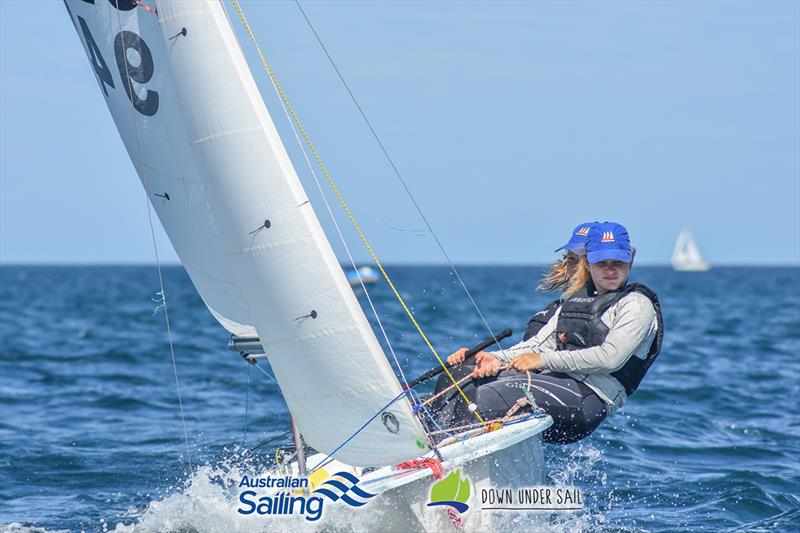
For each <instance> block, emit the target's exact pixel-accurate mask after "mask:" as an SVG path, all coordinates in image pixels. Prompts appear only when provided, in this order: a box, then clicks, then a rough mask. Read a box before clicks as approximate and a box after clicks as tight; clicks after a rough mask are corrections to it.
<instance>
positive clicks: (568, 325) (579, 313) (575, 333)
mask: <svg viewBox="0 0 800 533" xmlns="http://www.w3.org/2000/svg"><path fill="white" fill-rule="evenodd" d="M632 292H638V293H640V294H643V295H645V296H647V298H648V299H649V300H650V302H651V303H652V304H653V308H654V309H655V311H656V318H657V320H658V329H657V331H656V336H655V338H654V339H653V342H652V343H651V344H650V350H648V352H647V356H646V357H645V358H644V359H640V358H639V357H637V356H635V355H631V357H630V358H629V359H628V361H627V362H626V363H625V364H624V365H623V367H622V368H620V369H619V370H617V371H615V372H611V375H612V376H613V377H615V378H616V379H617V380H618V381H619V382H620V383H621V384H622V386H623V387H625V392H626V393H627V394H628V395H631V394H633V392H634V391H635V390H636V388H637V387H638V386H639V383H640V382H641V381H642V378H643V377H644V375H645V374H646V373H647V370H648V369H649V368H650V365H652V364H653V362H654V361H655V360H656V357H658V354H659V352H660V351H661V342H662V341H663V339H664V320H663V317H662V315H661V304H660V303H659V302H658V296H656V293H654V292H653V291H652V290H650V289H649V288H647V287H646V286H645V285H642V284H641V283H631V284H629V285H625V286H624V287H621V288H619V289H617V290H616V291H611V292H607V293H605V294H602V295H599V296H588V294H580V295H577V296H573V297H571V298H569V299H568V300H566V301H565V302H563V303H562V304H561V313H560V314H559V315H558V324H557V325H556V331H557V333H558V335H557V345H558V349H559V350H580V349H582V348H589V347H592V346H600V345H601V344H603V341H605V339H606V336H607V335H608V331H609V328H608V326H606V325H605V324H604V323H603V321H602V320H601V317H602V316H603V313H605V312H606V311H607V310H608V309H609V308H610V307H611V306H612V305H614V304H615V303H617V302H619V301H620V300H622V299H623V298H624V297H625V296H627V295H628V294H630V293H632Z"/></svg>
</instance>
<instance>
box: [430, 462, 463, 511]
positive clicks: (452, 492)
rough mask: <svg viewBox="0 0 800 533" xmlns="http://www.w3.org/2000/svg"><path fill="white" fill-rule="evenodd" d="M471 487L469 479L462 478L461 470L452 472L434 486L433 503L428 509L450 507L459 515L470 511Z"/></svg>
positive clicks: (432, 492)
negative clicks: (468, 502)
mask: <svg viewBox="0 0 800 533" xmlns="http://www.w3.org/2000/svg"><path fill="white" fill-rule="evenodd" d="M469 494H470V487H469V479H467V478H466V477H465V478H462V477H461V469H460V468H459V469H457V470H456V471H455V472H451V473H450V475H449V476H447V477H446V478H444V479H443V480H441V481H438V482H436V483H434V484H433V487H431V502H430V503H429V504H428V507H433V506H435V505H448V506H450V507H453V508H454V509H455V510H456V511H458V512H459V513H464V512H466V510H467V509H469V504H467V500H469Z"/></svg>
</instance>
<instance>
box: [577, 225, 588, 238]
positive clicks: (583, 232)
mask: <svg viewBox="0 0 800 533" xmlns="http://www.w3.org/2000/svg"><path fill="white" fill-rule="evenodd" d="M589 227H590V226H583V227H582V228H581V229H579V230H578V231H576V232H575V235H579V236H581V237H586V236H587V235H588V234H589Z"/></svg>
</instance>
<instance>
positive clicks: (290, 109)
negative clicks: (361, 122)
mask: <svg viewBox="0 0 800 533" xmlns="http://www.w3.org/2000/svg"><path fill="white" fill-rule="evenodd" d="M231 3H232V4H233V6H234V8H235V9H236V12H237V14H238V15H239V18H240V19H241V21H242V25H243V26H244V28H245V30H246V31H247V35H248V36H249V38H250V40H251V41H252V43H253V46H254V47H255V49H256V51H257V53H258V55H259V57H260V58H261V63H262V64H263V65H264V68H265V69H266V70H267V73H268V74H269V77H270V78H271V79H272V83H273V85H274V87H275V89H276V90H277V91H278V93H279V96H280V99H281V101H282V102H283V104H284V106H285V107H286V110H287V111H288V112H289V114H290V115H291V117H292V120H293V121H294V123H295V124H296V125H297V129H298V130H299V131H300V133H301V134H302V136H303V139H304V140H305V143H306V145H307V146H308V148H309V151H310V152H311V154H312V155H313V157H314V160H315V161H316V162H317V165H318V166H319V167H320V169H321V170H322V173H323V174H324V175H325V177H326V178H327V181H328V184H329V185H330V187H331V189H332V190H333V192H334V193H335V194H336V197H337V198H338V200H339V203H340V204H341V206H342V208H343V209H344V211H345V213H346V214H347V217H348V218H349V219H350V222H351V223H352V225H353V227H354V228H355V229H356V231H357V232H358V235H359V237H361V242H362V243H363V244H364V246H365V247H366V248H367V251H368V252H369V254H370V256H371V257H372V260H373V261H374V262H375V265H376V266H377V267H378V269H379V270H380V271H381V274H383V277H384V279H385V280H386V283H387V284H388V285H389V287H390V288H391V289H392V292H393V293H394V295H395V297H396V298H397V300H398V301H399V302H400V305H401V306H402V308H403V310H404V311H405V312H406V315H408V317H409V319H410V320H411V323H412V324H413V325H414V327H415V328H416V329H417V332H418V333H419V334H420V336H421V337H422V339H423V341H425V344H426V345H427V346H428V348H429V349H430V351H431V352H432V353H433V355H434V356H435V357H436V359H437V361H438V362H439V364H440V365H441V366H442V368H443V369H444V372H445V374H446V375H447V377H448V378H450V380H451V381H452V382H453V383H455V382H456V380H455V378H454V377H453V375H452V374H451V373H450V370H449V368H448V367H447V365H446V364H445V363H444V361H443V360H442V358H441V356H440V355H439V353H438V352H437V351H436V348H434V347H433V344H432V343H431V341H430V340H429V339H428V337H427V335H425V332H424V331H423V330H422V327H421V326H420V325H419V323H418V322H417V319H416V317H414V314H413V313H412V312H411V310H410V309H409V308H408V306H407V305H406V302H405V300H404V299H403V297H402V296H401V295H400V292H399V291H398V290H397V287H395V285H394V283H393V282H392V279H391V278H390V277H389V274H388V273H387V272H386V270H385V269H384V267H383V264H382V263H381V261H380V260H379V259H378V256H377V255H376V253H375V250H374V249H373V248H372V245H371V244H370V243H369V241H368V240H367V237H366V235H365V234H364V232H363V231H362V229H361V226H360V225H359V224H358V222H357V221H356V219H355V216H354V215H353V213H352V211H350V208H349V206H348V205H347V202H345V200H344V197H343V196H342V194H341V193H340V192H339V188H338V187H337V186H336V183H335V182H334V181H333V178H332V177H331V175H330V173H329V172H328V169H327V168H326V167H325V165H324V164H323V162H322V159H321V158H320V156H319V154H318V153H317V151H316V149H315V148H314V145H313V144H312V143H311V139H310V138H309V136H308V133H307V132H306V130H305V128H304V127H303V125H302V124H301V123H300V119H299V118H298V117H297V114H296V113H295V112H294V108H293V107H292V106H291V104H290V103H289V99H288V98H287V96H286V93H284V92H283V89H282V88H281V86H280V84H279V83H278V80H277V78H276V76H275V73H274V72H273V71H272V67H271V66H270V64H269V62H268V61H267V59H266V57H265V56H264V53H263V51H262V50H261V47H260V46H259V44H258V41H257V40H256V38H255V35H254V34H253V31H252V30H251V28H250V24H249V23H248V22H247V18H246V17H245V15H244V12H243V11H242V8H241V6H240V5H239V2H238V0H231ZM456 388H457V390H458V391H459V393H460V394H461V396H462V397H463V398H464V401H465V402H466V403H470V402H469V399H468V398H467V395H466V394H465V393H464V391H463V390H462V389H461V387H460V386H459V385H458V384H457V383H456ZM400 397H402V394H401V395H400V396H398V398H400ZM473 414H474V415H475V417H476V418H477V419H478V420H479V421H480V422H481V424H483V425H484V426H485V425H486V422H484V420H483V418H482V417H481V415H480V413H479V412H478V411H477V410H475V411H473Z"/></svg>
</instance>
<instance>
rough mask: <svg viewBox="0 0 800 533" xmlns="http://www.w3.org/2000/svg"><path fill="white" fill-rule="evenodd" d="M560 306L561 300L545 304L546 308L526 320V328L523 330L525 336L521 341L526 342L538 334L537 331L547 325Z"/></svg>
mask: <svg viewBox="0 0 800 533" xmlns="http://www.w3.org/2000/svg"><path fill="white" fill-rule="evenodd" d="M559 305H561V300H560V299H559V300H555V301H552V302H550V303H549V304H547V307H545V308H544V309H542V310H541V311H539V312H538V313H536V314H535V315H533V316H532V317H531V319H530V320H528V327H527V328H525V334H524V335H523V336H522V340H523V341H526V340H528V339H530V338H531V337H533V336H534V335H536V334H537V333H539V330H540V329H542V328H543V327H544V325H545V324H547V323H548V322H549V321H550V319H551V318H553V315H554V314H556V310H557V309H558V306H559Z"/></svg>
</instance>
